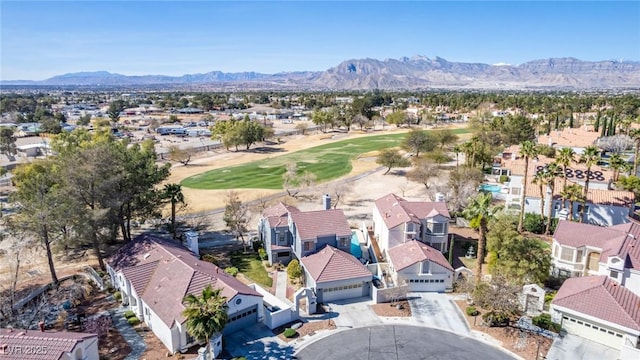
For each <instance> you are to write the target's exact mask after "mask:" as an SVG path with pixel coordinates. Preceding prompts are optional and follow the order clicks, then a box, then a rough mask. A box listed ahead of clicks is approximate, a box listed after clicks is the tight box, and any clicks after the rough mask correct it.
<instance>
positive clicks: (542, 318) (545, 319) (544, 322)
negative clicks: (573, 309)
mask: <svg viewBox="0 0 640 360" xmlns="http://www.w3.org/2000/svg"><path fill="white" fill-rule="evenodd" d="M531 320H532V321H533V325H535V326H538V327H541V328H543V329H545V330H550V331H553V332H555V333H559V332H560V329H561V328H562V327H561V326H560V324H558V323H555V322H553V321H551V315H549V314H540V315H538V316H535V317H533V318H532V319H531Z"/></svg>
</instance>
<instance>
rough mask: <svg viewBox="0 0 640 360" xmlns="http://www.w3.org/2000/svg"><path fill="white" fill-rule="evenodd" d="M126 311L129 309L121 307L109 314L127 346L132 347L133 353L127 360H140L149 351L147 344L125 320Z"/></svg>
mask: <svg viewBox="0 0 640 360" xmlns="http://www.w3.org/2000/svg"><path fill="white" fill-rule="evenodd" d="M125 311H127V308H125V307H122V306H120V307H118V308H117V309H113V310H110V311H109V313H110V314H111V320H112V322H113V326H114V327H115V328H116V329H117V330H118V332H119V333H120V335H122V337H123V338H124V340H125V341H126V342H127V344H129V347H131V353H130V354H129V355H128V356H127V357H126V358H125V360H138V359H140V357H141V356H142V354H143V353H144V351H145V350H146V349H147V344H146V343H145V342H144V339H143V338H142V336H140V335H139V334H138V333H137V332H136V331H135V330H134V329H133V327H131V325H129V323H128V322H127V319H125V318H124V312H125Z"/></svg>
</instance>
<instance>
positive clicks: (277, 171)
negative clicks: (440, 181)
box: [181, 129, 468, 190]
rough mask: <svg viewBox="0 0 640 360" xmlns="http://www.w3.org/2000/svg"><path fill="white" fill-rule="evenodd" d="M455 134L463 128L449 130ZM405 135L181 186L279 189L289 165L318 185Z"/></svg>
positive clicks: (219, 172) (341, 144)
mask: <svg viewBox="0 0 640 360" xmlns="http://www.w3.org/2000/svg"><path fill="white" fill-rule="evenodd" d="M452 131H453V132H454V133H456V134H464V133H466V132H468V131H467V130H466V129H455V130H452ZM405 136H406V133H396V134H386V135H373V136H366V137H360V138H355V139H347V140H341V141H336V142H332V143H329V144H325V145H320V146H316V147H313V148H309V149H305V150H300V151H296V152H293V153H289V154H284V155H280V156H276V157H272V158H268V159H262V160H258V161H253V162H250V163H246V164H242V165H236V166H229V167H224V168H220V169H215V170H210V171H207V172H204V173H202V174H198V175H194V176H191V177H188V178H186V179H184V180H183V181H182V182H181V185H182V186H184V187H187V188H193V189H210V190H224V189H282V177H283V174H284V173H285V171H286V166H287V164H289V163H293V162H295V163H296V165H297V169H298V172H299V173H302V172H305V171H308V172H310V173H312V174H314V175H315V177H316V181H317V182H323V181H327V180H331V179H336V178H339V177H341V176H344V175H346V174H348V173H349V172H351V161H352V160H353V159H355V158H356V157H358V156H359V155H360V154H364V153H368V152H370V151H375V150H382V149H387V148H391V147H395V146H399V145H400V143H401V142H402V140H403V139H404V137H405Z"/></svg>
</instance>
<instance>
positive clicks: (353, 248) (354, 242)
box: [351, 231, 362, 259]
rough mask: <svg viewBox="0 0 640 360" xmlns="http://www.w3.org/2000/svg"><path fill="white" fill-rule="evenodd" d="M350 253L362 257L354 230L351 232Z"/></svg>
mask: <svg viewBox="0 0 640 360" xmlns="http://www.w3.org/2000/svg"><path fill="white" fill-rule="evenodd" d="M351 255H353V256H355V257H356V258H357V259H359V258H361V257H362V250H361V249H360V241H358V234H356V232H355V231H352V232H351Z"/></svg>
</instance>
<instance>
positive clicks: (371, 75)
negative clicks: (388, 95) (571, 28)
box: [0, 55, 640, 90]
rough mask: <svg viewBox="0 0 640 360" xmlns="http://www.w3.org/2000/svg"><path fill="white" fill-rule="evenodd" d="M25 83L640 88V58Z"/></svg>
mask: <svg viewBox="0 0 640 360" xmlns="http://www.w3.org/2000/svg"><path fill="white" fill-rule="evenodd" d="M0 84H2V85H25V86H34V85H35V86H37V85H47V86H101V87H105V86H108V87H132V86H156V87H158V86H159V87H179V88H190V87H195V88H198V89H207V88H210V89H225V86H227V85H233V87H234V88H237V89H243V88H244V89H284V88H288V89H298V90H327V89H329V90H332V89H333V90H370V89H386V90H395V89H397V90H405V89H434V88H435V89H487V90H490V89H501V90H505V89H507V90H518V89H520V90H530V89H606V88H633V89H640V62H637V61H629V60H623V59H620V60H606V61H582V60H579V59H576V58H573V57H564V58H549V59H537V60H532V61H529V62H525V63H523V64H520V65H517V66H514V65H511V64H508V63H504V62H499V63H496V64H493V65H489V64H482V63H464V62H452V61H448V60H446V59H444V58H441V57H439V56H435V57H433V58H429V57H427V56H424V55H414V56H412V57H401V58H399V59H385V60H382V61H381V60H378V59H371V58H366V59H350V60H346V61H343V62H341V63H340V64H338V65H336V66H334V67H332V68H330V69H327V70H326V71H295V72H280V73H277V74H262V73H257V72H253V71H250V72H240V73H224V72H221V71H218V70H216V71H210V72H207V73H195V74H185V75H182V76H166V75H139V76H127V75H122V74H117V73H111V72H108V71H85V72H77V73H68V74H64V75H58V76H54V77H52V78H49V79H46V80H43V81H0Z"/></svg>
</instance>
